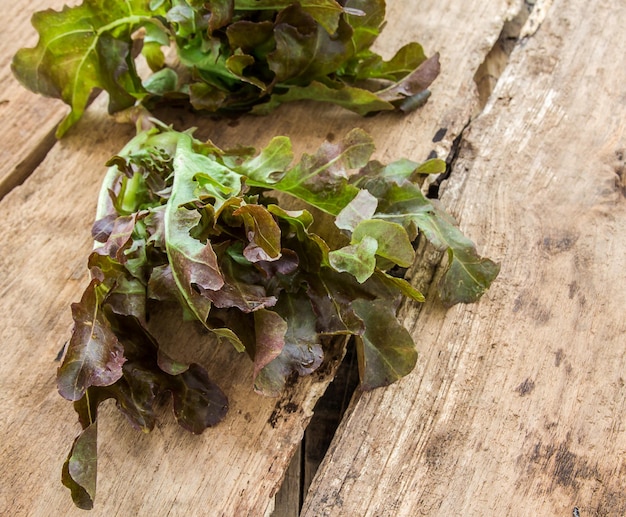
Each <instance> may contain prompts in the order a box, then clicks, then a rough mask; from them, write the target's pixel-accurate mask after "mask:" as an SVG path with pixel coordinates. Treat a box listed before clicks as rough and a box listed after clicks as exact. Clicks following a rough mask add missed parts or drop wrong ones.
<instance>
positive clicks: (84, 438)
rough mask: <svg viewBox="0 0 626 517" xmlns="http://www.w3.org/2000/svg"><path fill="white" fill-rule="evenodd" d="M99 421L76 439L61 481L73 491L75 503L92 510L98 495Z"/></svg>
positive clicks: (83, 508) (82, 508)
mask: <svg viewBox="0 0 626 517" xmlns="http://www.w3.org/2000/svg"><path fill="white" fill-rule="evenodd" d="M97 442H98V423H97V422H94V423H93V424H91V425H89V426H88V427H87V428H86V429H84V430H83V431H82V432H81V433H80V434H79V435H78V436H77V437H76V439H75V440H74V443H73V444H72V448H71V450H70V453H69V455H68V457H67V459H66V460H65V463H64V464H63V470H62V473H61V482H62V483H63V485H65V486H66V487H67V488H69V489H70V491H71V493H72V500H73V501H74V504H75V505H76V506H77V507H78V508H80V509H81V510H91V509H92V508H93V503H94V499H95V497H96V481H97V470H98V443H97Z"/></svg>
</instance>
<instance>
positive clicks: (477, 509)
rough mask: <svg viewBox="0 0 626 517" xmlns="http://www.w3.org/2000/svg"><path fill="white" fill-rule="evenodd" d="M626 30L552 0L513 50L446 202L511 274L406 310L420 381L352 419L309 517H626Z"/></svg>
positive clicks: (606, 8) (382, 395)
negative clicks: (482, 289) (467, 301)
mask: <svg viewBox="0 0 626 517" xmlns="http://www.w3.org/2000/svg"><path fill="white" fill-rule="evenodd" d="M625 18H626V4H624V3H623V2H617V3H616V2H608V1H598V2H593V3H589V2H585V1H583V0H568V1H564V0H556V1H555V2H554V4H553V5H552V7H551V9H550V10H549V11H548V12H547V17H546V19H545V21H544V22H543V25H542V26H541V27H540V28H539V30H538V31H537V32H536V33H535V34H534V35H533V36H531V37H530V38H528V39H527V40H524V41H523V42H522V43H521V45H520V46H519V47H518V48H517V49H516V50H515V51H514V53H513V55H512V61H511V63H510V65H509V67H508V68H507V70H506V71H505V74H504V75H503V76H502V78H501V79H500V82H499V84H498V85H497V87H496V90H495V92H494V95H493V97H492V100H491V102H490V103H489V104H488V105H487V108H486V111H485V113H484V114H483V115H482V116H481V117H480V118H479V119H478V120H476V122H475V123H473V124H472V126H471V132H470V134H469V136H468V138H467V139H466V141H465V144H464V146H463V149H462V152H461V158H460V159H459V161H458V162H457V163H456V166H455V169H454V172H453V175H452V179H451V180H450V182H449V187H448V188H447V190H446V195H445V196H444V202H445V204H446V205H447V206H449V207H452V208H453V210H454V212H455V213H456V214H457V215H458V217H459V218H460V220H461V221H462V226H463V227H464V228H465V230H466V231H467V232H468V233H469V234H470V235H471V236H473V237H474V238H476V239H477V240H478V241H479V242H480V243H481V248H482V251H484V252H485V253H487V254H488V255H490V256H493V257H496V258H499V259H500V260H501V261H502V273H501V276H500V278H499V280H498V281H497V283H496V284H495V285H494V286H493V288H492V290H491V291H490V292H489V293H488V294H487V295H486V297H485V298H484V299H483V300H482V301H481V302H480V304H478V305H475V306H467V307H456V308H453V309H451V310H449V311H447V312H446V311H444V309H443V308H442V307H440V306H439V305H438V304H437V303H436V302H435V301H433V298H432V297H431V299H430V301H429V302H428V303H426V305H425V306H424V308H423V309H422V311H421V313H420V315H419V317H418V318H417V319H415V318H414V317H413V316H412V313H411V311H407V315H406V319H405V322H406V324H407V326H408V327H409V328H411V329H413V330H412V332H413V333H414V335H415V336H417V337H418V339H419V343H420V345H419V348H420V350H421V357H420V359H419V361H418V367H417V369H416V370H415V372H414V373H413V374H412V375H411V376H409V377H408V378H406V379H405V380H404V381H403V382H400V383H398V384H397V385H394V386H392V387H390V388H389V389H386V390H381V391H376V392H374V393H370V394H365V395H362V396H361V397H360V398H359V399H358V401H356V403H355V404H354V405H353V406H352V408H351V414H350V416H349V418H347V419H345V420H344V422H343V424H342V427H341V428H340V430H339V432H338V437H337V439H336V440H335V442H334V443H333V445H332V446H331V453H330V454H329V455H328V456H327V457H326V460H325V463H324V464H323V466H322V468H321V469H320V471H319V473H318V476H317V478H316V479H315V480H314V483H313V486H312V488H311V491H310V493H309V497H308V499H307V500H306V501H305V507H304V511H303V515H305V516H307V517H309V516H316V517H318V516H321V515H325V516H328V515H359V516H377V517H381V516H394V517H397V516H419V515H428V516H449V515H466V516H483V515H516V516H517V515H572V511H573V509H574V507H578V509H579V511H580V515H581V516H582V515H588V516H591V515H616V516H617V515H626V499H625V498H624V494H626V462H625V458H626V432H625V429H626V411H625V410H626V388H625V386H624V372H625V364H626V349H625V348H624V344H625V343H626V292H625V290H624V285H626V240H625V239H624V228H625V227H626V188H625V181H624V178H625V173H624V170H625V162H624V156H625V155H626V97H625V96H624V84H626V66H625V65H626V62H625V60H624V48H626V32H624V30H623V23H622V21H623V20H624V19H625ZM533 30H534V29H533Z"/></svg>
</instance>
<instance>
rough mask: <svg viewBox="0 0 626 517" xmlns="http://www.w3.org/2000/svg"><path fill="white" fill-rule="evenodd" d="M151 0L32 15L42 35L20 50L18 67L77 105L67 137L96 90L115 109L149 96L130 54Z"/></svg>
mask: <svg viewBox="0 0 626 517" xmlns="http://www.w3.org/2000/svg"><path fill="white" fill-rule="evenodd" d="M149 3H150V2H149V0H128V1H125V2H116V1H112V0H85V2H84V3H83V4H81V5H79V6H77V7H72V8H69V7H64V9H63V10H62V11H61V12H57V11H53V10H47V11H41V12H38V13H35V15H34V16H33V19H32V23H33V25H34V27H35V28H36V29H37V31H38V32H39V35H40V39H39V42H38V44H37V46H36V47H35V48H32V49H22V50H20V51H19V52H18V53H17V54H16V55H15V58H14V59H13V63H12V69H13V72H14V73H15V75H16V76H17V78H18V79H19V80H20V82H22V84H24V85H25V86H26V87H27V88H29V89H30V90H32V91H34V92H36V93H40V94H42V95H45V96H48V97H57V98H60V99H62V100H63V101H64V102H65V103H66V104H69V105H70V106H71V108H72V111H71V112H70V114H69V115H68V116H67V117H66V118H65V119H64V120H63V122H61V125H60V126H59V128H58V129H57V136H59V137H60V136H62V135H63V134H64V133H65V132H66V131H67V130H68V129H69V128H70V127H71V126H72V125H73V124H74V123H75V122H76V121H77V120H78V119H79V118H80V116H81V115H82V113H83V111H84V110H85V107H86V106H87V102H88V100H89V96H90V94H91V91H92V90H93V89H95V88H102V89H103V90H106V91H107V92H108V93H109V99H110V100H109V109H110V110H111V111H118V110H120V109H123V108H125V107H129V106H132V105H133V104H134V102H135V99H136V98H140V97H141V96H142V94H143V92H142V87H141V83H140V81H139V78H138V76H137V73H136V71H135V69H134V62H133V59H132V56H131V54H130V51H131V34H133V32H135V31H136V30H137V29H138V28H139V27H140V26H141V25H143V24H145V23H146V22H148V21H149V20H150V19H151V18H152V17H154V16H158V15H162V14H164V13H165V11H164V9H163V8H160V9H158V10H155V11H152V10H151V9H150V7H149Z"/></svg>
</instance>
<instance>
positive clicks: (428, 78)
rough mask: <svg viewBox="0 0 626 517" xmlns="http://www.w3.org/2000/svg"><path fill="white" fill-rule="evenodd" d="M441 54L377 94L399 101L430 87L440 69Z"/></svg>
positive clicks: (429, 59) (424, 62)
mask: <svg viewBox="0 0 626 517" xmlns="http://www.w3.org/2000/svg"><path fill="white" fill-rule="evenodd" d="M440 68H441V66H440V64H439V54H438V53H437V54H435V55H434V56H432V57H429V58H428V59H426V60H425V61H423V62H422V63H421V64H420V65H419V67H417V68H416V69H415V70H414V71H413V72H411V73H410V74H409V75H407V76H406V77H404V78H403V79H401V80H400V81H398V82H397V83H395V84H393V85H391V86H389V87H387V88H385V89H384V90H381V91H379V92H377V95H378V96H379V97H380V98H381V99H383V100H385V101H388V102H391V103H398V102H402V101H403V100H404V99H407V98H410V97H413V96H415V95H418V94H420V93H421V92H423V91H425V90H427V89H428V87H429V86H430V85H431V83H432V82H433V81H434V80H435V79H436V78H437V76H438V75H439V71H440Z"/></svg>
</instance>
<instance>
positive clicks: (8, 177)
mask: <svg viewBox="0 0 626 517" xmlns="http://www.w3.org/2000/svg"><path fill="white" fill-rule="evenodd" d="M64 3H68V2H63V1H62V0H49V1H48V0H46V1H45V2H43V1H42V0H25V1H21V2H9V1H7V0H1V1H0V6H1V7H2V12H3V16H4V17H5V19H6V20H10V23H5V24H4V27H3V28H2V33H1V36H0V86H1V91H0V123H1V124H2V134H3V138H2V139H1V140H0V199H2V197H3V196H4V195H6V194H7V193H8V192H9V191H10V190H11V189H12V188H13V187H15V186H16V185H19V184H20V183H21V182H22V181H24V179H26V178H27V177H28V175H29V174H30V173H31V172H32V171H33V169H34V168H35V167H36V166H37V165H38V164H39V163H40V162H41V161H42V160H43V158H44V157H45V155H46V153H47V152H48V151H49V150H50V148H51V147H52V146H53V145H54V142H55V138H54V131H55V128H56V126H57V124H58V123H59V122H60V120H61V119H62V118H63V116H64V115H65V113H66V112H67V111H68V109H67V108H66V107H64V105H63V103H62V102H61V101H58V100H53V99H46V98H43V97H40V96H37V95H35V94H33V93H31V92H29V91H27V90H26V89H24V88H23V87H22V86H21V85H20V84H19V83H18V82H17V79H15V77H14V76H13V74H12V73H11V60H12V59H13V55H14V54H15V53H16V52H17V51H18V50H19V49H20V48H22V47H34V46H35V45H36V43H37V33H36V32H35V29H34V28H33V27H32V26H31V24H30V17H31V15H32V13H33V12H34V11H36V10H39V9H43V8H44V7H50V8H54V9H57V10H58V9H60V8H61V7H62V6H63V4H64ZM71 3H76V2H71Z"/></svg>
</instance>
